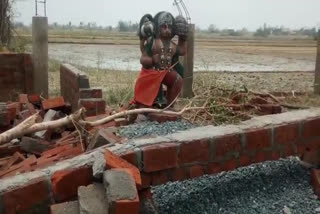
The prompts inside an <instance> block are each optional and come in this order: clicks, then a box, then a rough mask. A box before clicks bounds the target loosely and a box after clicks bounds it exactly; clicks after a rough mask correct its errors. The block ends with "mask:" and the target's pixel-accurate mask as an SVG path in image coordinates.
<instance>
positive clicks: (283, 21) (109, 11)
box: [14, 0, 320, 30]
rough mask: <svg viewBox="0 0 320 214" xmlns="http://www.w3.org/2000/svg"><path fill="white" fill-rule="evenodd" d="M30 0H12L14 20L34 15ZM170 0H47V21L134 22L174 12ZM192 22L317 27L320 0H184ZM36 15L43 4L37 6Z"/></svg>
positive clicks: (237, 26)
mask: <svg viewBox="0 0 320 214" xmlns="http://www.w3.org/2000/svg"><path fill="white" fill-rule="evenodd" d="M34 2H35V1H34V0H16V3H15V6H14V8H15V13H16V17H15V20H16V21H19V22H23V23H25V24H31V20H32V16H34V15H35V3H34ZM173 2H174V0H122V1H121V0H117V1H116V0H47V16H48V20H49V23H54V22H57V23H59V24H67V23H69V22H71V23H72V24H74V25H79V23H80V22H84V23H88V22H96V23H97V24H98V25H102V26H117V23H118V21H119V20H122V21H132V22H138V21H139V20H140V18H141V17H142V16H143V15H144V14H146V13H150V14H152V15H154V14H156V13H157V12H159V11H163V10H166V11H169V12H172V13H173V15H178V10H177V9H176V7H175V6H173ZM184 2H185V4H186V6H187V8H188V11H189V13H190V17H191V21H192V23H194V24H196V26H198V27H200V28H202V29H207V28H208V26H209V25H210V24H214V25H216V26H217V27H218V28H220V29H223V28H232V29H242V28H243V27H245V28H247V29H249V30H255V29H257V28H259V27H261V26H262V25H263V24H264V23H267V24H268V25H270V26H285V27H289V28H302V27H319V28H320V13H319V11H320V0H184ZM39 13H40V15H41V14H43V8H42V7H40V8H39Z"/></svg>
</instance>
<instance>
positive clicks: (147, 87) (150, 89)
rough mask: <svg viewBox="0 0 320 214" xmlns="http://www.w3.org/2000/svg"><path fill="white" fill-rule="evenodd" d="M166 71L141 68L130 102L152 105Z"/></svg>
mask: <svg viewBox="0 0 320 214" xmlns="http://www.w3.org/2000/svg"><path fill="white" fill-rule="evenodd" d="M167 73H168V70H161V71H157V70H153V69H145V68H141V71H140V73H139V76H138V78H137V81H136V85H135V88H134V100H133V101H132V102H131V103H140V104H143V105H146V106H152V104H153V102H154V100H155V98H156V97H157V95H158V92H159V88H160V85H161V83H162V80H163V79H164V77H165V76H166V74H167Z"/></svg>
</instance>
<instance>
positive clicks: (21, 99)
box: [19, 94, 29, 104]
mask: <svg viewBox="0 0 320 214" xmlns="http://www.w3.org/2000/svg"><path fill="white" fill-rule="evenodd" d="M19 102H20V103H23V104H26V103H28V102H29V100H28V95H26V94H20V95H19Z"/></svg>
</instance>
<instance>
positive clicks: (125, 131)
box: [117, 120, 195, 139]
mask: <svg viewBox="0 0 320 214" xmlns="http://www.w3.org/2000/svg"><path fill="white" fill-rule="evenodd" d="M194 127H195V126H194V125H192V124H190V123H188V122H186V121H184V120H180V121H174V122H164V123H158V122H150V121H146V122H141V123H136V124H132V125H129V126H125V127H122V128H120V129H119V131H118V133H117V134H118V135H120V136H123V137H126V138H128V139H132V138H138V137H144V136H150V137H154V136H160V135H167V134H171V133H174V132H177V131H183V130H187V129H191V128H194Z"/></svg>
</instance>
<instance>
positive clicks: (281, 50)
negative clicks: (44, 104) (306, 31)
mask: <svg viewBox="0 0 320 214" xmlns="http://www.w3.org/2000/svg"><path fill="white" fill-rule="evenodd" d="M59 39H60V40H63V42H68V41H69V42H70V41H72V44H64V43H60V42H61V41H60V40H59ZM51 40H53V42H54V43H50V44H49V55H50V58H51V59H53V60H52V61H55V60H58V61H59V62H66V63H71V64H74V65H75V66H77V67H79V68H80V69H81V70H83V71H84V72H86V73H87V75H88V76H89V77H90V84H91V85H92V86H93V87H101V88H103V92H104V98H105V99H106V101H107V103H108V104H109V105H118V104H124V103H127V102H128V101H129V100H130V99H131V98H132V96H133V87H134V82H135V79H136V77H137V74H138V71H139V70H140V67H141V65H140V64H139V57H140V53H139V49H138V40H137V38H136V37H135V36H134V35H118V36H114V37H110V36H108V38H106V37H105V36H103V35H101V37H95V38H93V37H92V38H89V37H85V36H84V38H82V37H81V38H73V39H72V38H66V37H63V36H61V38H60V37H59V36H57V35H56V36H55V37H52V38H51ZM109 40H110V41H109ZM74 43H79V44H74ZM316 51H317V49H316V42H315V41H314V40H313V39H312V38H290V37H275V38H255V37H250V38H245V37H210V36H203V35H202V36H198V37H196V40H195V53H194V54H195V55H194V60H195V61H194V70H195V74H194V76H195V77H194V89H195V90H197V91H201V90H203V91H205V90H206V88H209V87H212V86H214V87H221V88H227V89H231V90H235V91H240V90H243V89H248V90H251V91H257V92H265V93H278V94H279V92H282V93H283V92H285V93H284V94H282V95H280V96H283V97H282V98H283V99H282V100H283V102H285V103H288V104H294V105H299V106H316V107H319V106H320V99H319V97H318V96H315V95H313V93H312V92H313V85H314V69H315V63H316ZM54 64H57V63H53V66H51V69H50V70H51V71H53V72H50V90H51V95H56V94H59V90H60V89H59V72H54V71H57V70H58V68H59V66H54Z"/></svg>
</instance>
